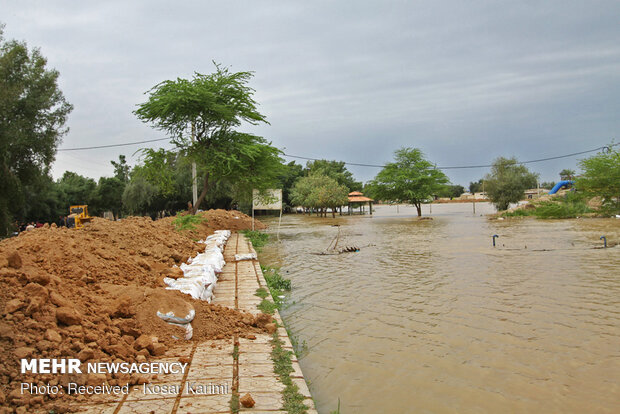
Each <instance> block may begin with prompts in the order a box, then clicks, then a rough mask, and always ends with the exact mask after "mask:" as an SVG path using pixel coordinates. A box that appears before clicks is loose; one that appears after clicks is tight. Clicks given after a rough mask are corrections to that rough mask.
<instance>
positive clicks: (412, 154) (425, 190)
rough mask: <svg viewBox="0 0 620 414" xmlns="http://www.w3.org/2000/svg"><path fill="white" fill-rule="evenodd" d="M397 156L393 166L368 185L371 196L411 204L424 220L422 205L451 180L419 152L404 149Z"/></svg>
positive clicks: (381, 172)
mask: <svg viewBox="0 0 620 414" xmlns="http://www.w3.org/2000/svg"><path fill="white" fill-rule="evenodd" d="M394 155H395V156H394V158H395V160H394V162H391V163H389V164H387V165H386V166H385V167H384V168H383V169H382V170H381V171H380V172H379V174H377V176H376V177H375V179H374V180H372V181H371V182H370V183H369V190H370V193H371V195H372V196H373V198H375V199H380V200H384V201H396V202H399V203H403V202H406V203H411V204H413V205H415V206H416V209H417V210H418V216H421V215H422V202H424V201H425V200H427V199H429V198H430V197H431V196H432V195H433V194H437V193H438V192H439V191H440V190H441V188H442V187H443V186H444V185H445V184H447V183H448V177H446V175H445V174H444V173H443V172H441V171H440V170H437V169H435V168H434V166H433V164H432V163H430V162H429V161H427V160H426V159H425V158H424V154H423V153H422V151H420V150H419V149H417V148H401V149H399V150H397V151H396V152H395V153H394Z"/></svg>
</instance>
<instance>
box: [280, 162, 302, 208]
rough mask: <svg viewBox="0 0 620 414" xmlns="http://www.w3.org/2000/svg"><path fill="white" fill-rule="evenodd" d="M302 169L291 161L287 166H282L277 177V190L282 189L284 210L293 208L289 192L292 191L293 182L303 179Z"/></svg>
mask: <svg viewBox="0 0 620 414" xmlns="http://www.w3.org/2000/svg"><path fill="white" fill-rule="evenodd" d="M303 175H304V168H303V167H302V166H301V165H299V164H297V163H295V161H291V162H289V163H288V164H284V165H283V168H282V172H281V173H280V177H279V184H280V185H279V188H282V203H283V204H284V209H285V210H287V211H288V210H289V209H290V208H291V207H293V202H292V201H291V191H292V190H293V186H294V185H295V182H296V181H297V180H298V179H299V178H301V177H303Z"/></svg>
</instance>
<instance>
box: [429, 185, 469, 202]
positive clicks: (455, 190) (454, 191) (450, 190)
mask: <svg viewBox="0 0 620 414" xmlns="http://www.w3.org/2000/svg"><path fill="white" fill-rule="evenodd" d="M464 192H465V187H463V186H462V185H445V186H444V187H443V188H442V189H441V190H439V192H438V193H437V194H436V195H438V196H439V197H446V198H451V199H452V198H456V197H460V196H461V194H463V193H464Z"/></svg>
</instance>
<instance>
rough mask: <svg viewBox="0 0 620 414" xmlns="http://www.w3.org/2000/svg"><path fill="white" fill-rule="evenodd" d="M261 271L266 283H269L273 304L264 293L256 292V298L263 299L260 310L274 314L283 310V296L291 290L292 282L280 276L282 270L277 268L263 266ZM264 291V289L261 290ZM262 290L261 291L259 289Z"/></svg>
mask: <svg viewBox="0 0 620 414" xmlns="http://www.w3.org/2000/svg"><path fill="white" fill-rule="evenodd" d="M260 268H261V270H262V272H263V276H264V277H265V281H266V282H267V287H268V288H269V293H271V298H272V299H273V302H271V301H269V300H267V299H266V296H265V297H263V296H260V295H264V293H262V292H261V293H260V294H259V293H258V291H256V296H259V297H262V298H263V301H262V302H261V303H260V305H258V308H259V309H260V310H263V309H265V310H263V312H265V313H270V314H271V313H273V312H274V310H275V309H281V308H282V304H283V303H284V300H283V296H284V294H285V293H286V292H288V291H290V290H291V281H290V279H285V278H283V277H282V275H281V274H280V269H278V268H276V267H270V266H262V265H261V267H260ZM261 289H263V290H264V288H261ZM259 290H260V289H259Z"/></svg>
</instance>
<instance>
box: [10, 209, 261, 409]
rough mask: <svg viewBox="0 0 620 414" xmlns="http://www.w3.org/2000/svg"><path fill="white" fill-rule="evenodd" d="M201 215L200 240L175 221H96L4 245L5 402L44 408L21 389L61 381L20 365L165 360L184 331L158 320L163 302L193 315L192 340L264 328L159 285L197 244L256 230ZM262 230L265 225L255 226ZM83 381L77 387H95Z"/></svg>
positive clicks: (230, 218)
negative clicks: (224, 233)
mask: <svg viewBox="0 0 620 414" xmlns="http://www.w3.org/2000/svg"><path fill="white" fill-rule="evenodd" d="M201 215H202V216H204V217H205V218H206V219H207V220H206V221H205V222H204V223H202V224H201V225H200V227H199V228H198V229H197V230H196V231H195V232H194V233H182V232H177V231H176V230H174V226H173V224H172V220H173V218H166V219H162V220H157V221H152V220H151V219H150V218H143V217H130V218H127V219H123V220H121V221H117V222H111V221H107V220H104V219H97V218H96V219H94V221H93V222H92V223H91V224H90V225H88V226H86V227H85V228H83V229H80V230H76V229H66V228H53V227H48V228H46V227H42V228H39V229H35V230H33V231H30V232H24V233H22V234H20V235H19V236H18V237H14V238H11V239H6V240H3V241H2V242H0V312H1V316H0V346H1V347H2V349H3V355H2V358H1V359H0V403H1V404H2V405H5V404H7V405H9V406H12V407H16V406H31V407H37V406H41V405H42V404H46V403H47V402H48V401H47V400H46V399H47V398H49V397H48V396H45V397H43V396H36V397H35V396H33V397H30V396H28V395H21V394H19V393H15V389H18V387H19V384H20V383H21V382H33V381H34V382H42V383H46V382H49V381H57V380H58V376H56V375H36V376H34V375H28V374H24V375H22V374H20V373H19V366H18V364H19V360H20V359H21V358H31V357H32V358H76V357H77V358H79V359H80V360H82V361H88V360H96V361H100V362H111V361H115V360H118V359H120V360H124V361H128V362H135V361H136V360H137V359H142V358H144V359H146V358H149V357H151V356H157V355H161V354H162V353H163V352H165V350H166V347H168V346H169V345H171V344H172V343H174V342H175V339H174V338H173V336H176V337H177V338H182V337H183V335H182V333H181V334H179V332H182V329H180V328H178V327H175V326H173V325H170V324H167V323H166V322H164V321H163V320H161V319H160V318H158V317H157V316H156V312H157V310H160V309H159V308H160V307H162V305H163V304H168V305H170V306H171V307H172V309H175V310H179V308H178V306H179V303H187V304H189V306H190V307H194V308H195V309H196V312H197V315H196V318H195V320H194V322H193V328H194V339H193V340H203V339H208V338H226V337H231V336H232V335H234V334H239V335H241V336H245V335H249V334H251V333H256V332H259V331H261V330H262V329H263V328H261V327H259V324H258V323H257V322H256V321H255V320H254V318H253V317H252V316H251V315H248V314H244V313H240V312H237V311H234V310H231V309H227V308H223V307H220V306H215V305H209V304H206V303H202V302H199V301H194V300H192V299H191V297H189V296H187V295H183V294H181V293H180V292H175V291H167V290H165V289H164V288H163V282H162V279H163V277H164V276H170V275H171V273H174V271H173V270H171V267H172V266H173V265H174V264H180V263H182V262H185V261H187V259H188V258H189V257H192V256H194V255H195V254H196V253H197V252H198V251H201V250H203V249H204V245H203V244H200V243H197V242H195V241H194V240H196V239H197V238H204V237H206V236H207V235H209V234H211V233H213V231H214V230H216V229H221V228H228V229H231V230H240V229H247V228H251V218H250V217H248V216H246V215H244V214H242V213H240V212H237V211H224V210H215V211H207V212H204V213H201ZM256 227H257V228H264V226H263V225H262V223H260V222H258V221H257V222H256ZM166 298H170V299H171V301H170V303H168V302H166ZM173 299H174V300H173ZM175 304H176V305H175ZM175 306H176V307H175ZM162 309H163V308H162ZM186 309H187V308H186ZM80 377H81V378H78V379H77V382H85V383H88V382H89V381H91V380H92V381H95V380H96V378H90V376H89V375H86V374H84V375H81V376H80ZM106 380H107V381H108V383H109V384H110V385H115V384H125V383H128V382H129V383H131V384H136V383H138V382H139V381H144V380H145V379H144V378H140V377H138V376H135V375H134V376H129V375H123V374H115V375H108V378H106ZM18 394H19V395H18ZM63 400H64V399H63Z"/></svg>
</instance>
